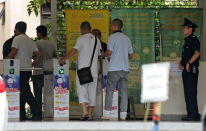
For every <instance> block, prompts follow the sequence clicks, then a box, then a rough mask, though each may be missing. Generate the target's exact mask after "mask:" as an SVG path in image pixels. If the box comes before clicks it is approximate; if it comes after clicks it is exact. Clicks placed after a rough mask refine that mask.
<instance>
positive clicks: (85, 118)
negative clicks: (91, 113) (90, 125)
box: [80, 116, 89, 121]
mask: <svg viewBox="0 0 206 131" xmlns="http://www.w3.org/2000/svg"><path fill="white" fill-rule="evenodd" d="M88 119H89V117H88V116H84V117H82V118H80V121H86V120H88Z"/></svg>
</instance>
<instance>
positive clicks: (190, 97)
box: [179, 18, 200, 121]
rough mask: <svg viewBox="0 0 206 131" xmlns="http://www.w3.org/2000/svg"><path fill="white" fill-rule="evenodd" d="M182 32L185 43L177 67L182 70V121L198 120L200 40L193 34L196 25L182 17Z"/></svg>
mask: <svg viewBox="0 0 206 131" xmlns="http://www.w3.org/2000/svg"><path fill="white" fill-rule="evenodd" d="M182 26H183V28H182V33H183V35H185V36H186V37H185V39H184V40H185V44H184V46H183V51H182V60H181V61H180V62H179V69H180V70H183V71H182V80H183V85H184V94H185V101H186V108H187V117H182V121H199V120H200V114H199V112H198V106H197V82H198V74H199V70H198V66H199V62H198V61H199V59H200V42H199V40H198V38H197V37H196V36H194V35H193V33H194V31H195V28H197V27H198V26H197V25H196V24H194V23H193V22H191V21H190V20H188V19H186V18H185V19H184V24H183V25H182Z"/></svg>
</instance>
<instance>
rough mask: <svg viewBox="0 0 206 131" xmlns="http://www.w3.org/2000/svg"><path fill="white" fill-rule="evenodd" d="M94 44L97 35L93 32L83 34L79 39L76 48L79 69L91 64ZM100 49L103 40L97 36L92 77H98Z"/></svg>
mask: <svg viewBox="0 0 206 131" xmlns="http://www.w3.org/2000/svg"><path fill="white" fill-rule="evenodd" d="M94 44H95V36H94V35H93V34H91V33H87V34H85V35H82V36H80V37H79V38H78V39H77V43H76V45H75V46H74V48H75V49H77V50H78V69H82V68H84V67H89V66H90V63H91V58H92V53H93V49H94ZM100 49H102V47H101V42H100V41H99V39H98V38H97V45H96V50H95V53H94V58H93V61H92V66H91V72H92V77H98V66H97V62H98V55H101V52H100Z"/></svg>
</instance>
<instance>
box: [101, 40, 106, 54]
mask: <svg viewBox="0 0 206 131" xmlns="http://www.w3.org/2000/svg"><path fill="white" fill-rule="evenodd" d="M101 46H102V50H103V51H104V52H106V51H107V44H106V43H105V42H103V41H101Z"/></svg>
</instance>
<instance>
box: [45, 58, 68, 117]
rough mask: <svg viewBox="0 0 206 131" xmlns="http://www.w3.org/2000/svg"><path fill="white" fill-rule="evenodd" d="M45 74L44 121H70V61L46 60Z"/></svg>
mask: <svg viewBox="0 0 206 131" xmlns="http://www.w3.org/2000/svg"><path fill="white" fill-rule="evenodd" d="M43 72H44V119H45V120H69V61H68V60H67V61H65V63H64V64H59V60H58V59H51V60H46V61H44V62H43Z"/></svg>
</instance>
